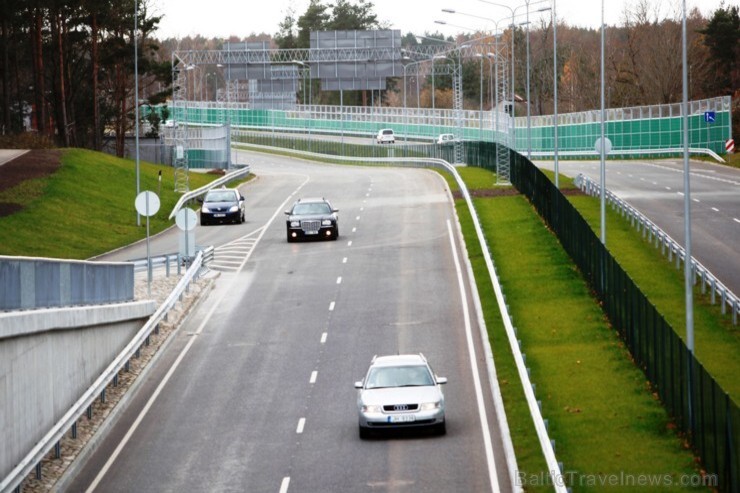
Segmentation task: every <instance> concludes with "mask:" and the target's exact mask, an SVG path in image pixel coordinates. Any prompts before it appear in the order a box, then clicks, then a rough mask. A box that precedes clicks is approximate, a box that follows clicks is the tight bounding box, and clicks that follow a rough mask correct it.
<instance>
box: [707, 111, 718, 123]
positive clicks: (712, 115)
mask: <svg viewBox="0 0 740 493" xmlns="http://www.w3.org/2000/svg"><path fill="white" fill-rule="evenodd" d="M716 116H717V115H716V114H715V113H714V111H705V112H704V122H705V123H714V120H715V118H716Z"/></svg>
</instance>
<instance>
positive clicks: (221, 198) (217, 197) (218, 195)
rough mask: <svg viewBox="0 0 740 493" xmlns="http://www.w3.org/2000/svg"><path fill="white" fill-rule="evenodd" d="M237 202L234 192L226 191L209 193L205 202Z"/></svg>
mask: <svg viewBox="0 0 740 493" xmlns="http://www.w3.org/2000/svg"><path fill="white" fill-rule="evenodd" d="M234 200H235V195H234V192H230V191H227V190H224V191H223V192H209V193H208V195H206V198H205V200H204V201H205V202H233V201H234Z"/></svg>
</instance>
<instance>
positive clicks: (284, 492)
mask: <svg viewBox="0 0 740 493" xmlns="http://www.w3.org/2000/svg"><path fill="white" fill-rule="evenodd" d="M288 486H290V476H285V477H284V478H283V482H282V483H280V493H288Z"/></svg>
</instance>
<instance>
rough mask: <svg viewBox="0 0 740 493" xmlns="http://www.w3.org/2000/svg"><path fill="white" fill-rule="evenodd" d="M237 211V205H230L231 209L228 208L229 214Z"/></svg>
mask: <svg viewBox="0 0 740 493" xmlns="http://www.w3.org/2000/svg"><path fill="white" fill-rule="evenodd" d="M238 210H239V206H238V205H232V206H231V207H230V208H229V212H236V211H238Z"/></svg>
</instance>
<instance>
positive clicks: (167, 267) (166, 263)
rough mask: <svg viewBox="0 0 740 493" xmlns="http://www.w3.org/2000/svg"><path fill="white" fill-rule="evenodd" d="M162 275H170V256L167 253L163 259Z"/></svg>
mask: <svg viewBox="0 0 740 493" xmlns="http://www.w3.org/2000/svg"><path fill="white" fill-rule="evenodd" d="M164 275H165V277H170V256H169V255H167V256H166V257H165V261H164Z"/></svg>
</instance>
